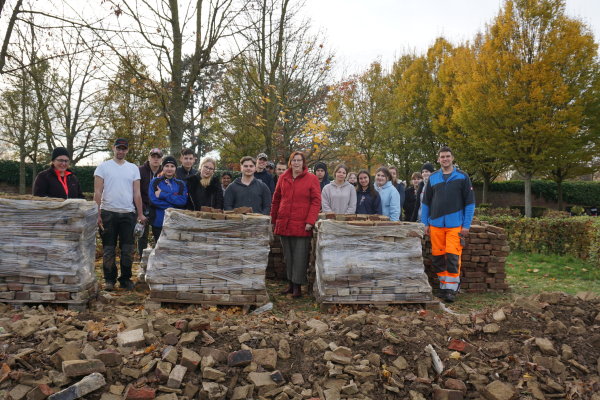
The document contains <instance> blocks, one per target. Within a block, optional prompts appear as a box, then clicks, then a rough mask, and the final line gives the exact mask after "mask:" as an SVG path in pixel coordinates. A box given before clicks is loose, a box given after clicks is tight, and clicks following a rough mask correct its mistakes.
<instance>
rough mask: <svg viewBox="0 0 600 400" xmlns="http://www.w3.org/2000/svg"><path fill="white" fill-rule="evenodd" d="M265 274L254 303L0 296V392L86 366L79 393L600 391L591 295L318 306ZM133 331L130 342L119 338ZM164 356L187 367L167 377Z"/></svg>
mask: <svg viewBox="0 0 600 400" xmlns="http://www.w3.org/2000/svg"><path fill="white" fill-rule="evenodd" d="M268 286H269V290H270V292H271V294H272V296H271V298H272V300H273V303H274V308H273V310H271V311H267V312H264V313H262V314H259V315H253V314H251V313H250V314H245V313H244V310H242V309H241V308H240V307H207V306H205V307H202V306H197V305H185V304H184V305H181V304H179V305H171V306H167V307H162V308H158V309H156V308H155V307H153V308H150V306H146V303H145V293H144V292H133V293H132V292H124V291H116V292H113V293H107V292H101V293H100V297H99V299H98V300H97V301H95V302H93V303H92V304H91V306H90V308H89V310H88V311H86V312H82V313H77V312H74V311H69V310H66V309H64V308H61V307H56V306H48V307H43V306H42V307H31V308H30V307H24V308H21V309H15V308H14V307H9V306H4V305H0V311H1V314H0V364H1V369H0V398H7V399H11V398H12V399H44V398H47V397H48V396H50V399H66V398H76V397H64V396H66V394H65V392H68V391H69V390H70V391H71V392H74V391H76V390H80V391H81V390H83V389H81V388H82V387H84V386H85V385H84V384H83V383H81V382H80V381H82V378H84V377H85V376H88V375H90V374H92V375H93V374H94V373H100V374H101V376H100V377H99V376H98V375H94V376H95V377H96V378H98V379H100V380H102V377H104V384H102V385H100V383H102V382H100V383H98V385H100V386H98V387H96V388H95V390H93V391H91V392H90V393H87V394H85V395H83V396H81V398H86V399H103V400H111V399H122V398H126V399H140V398H144V399H148V398H159V399H162V400H165V399H172V400H175V399H192V398H194V399H196V398H200V399H234V400H235V399H276V400H285V399H288V400H289V399H321V400H334V399H373V400H380V399H405V398H409V399H412V400H418V399H430V398H433V399H462V398H467V399H468V398H472V399H478V398H486V399H492V400H495V399H498V400H500V399H551V398H564V399H593V400H599V399H600V395H599V394H598V393H600V297H599V296H598V295H594V294H591V293H580V294H578V295H577V296H570V295H566V294H562V293H543V294H540V295H538V296H534V297H527V298H516V299H514V301H512V302H511V303H507V304H503V305H499V306H497V307H494V308H487V309H482V310H476V311H472V312H469V313H461V314H459V313H454V312H453V311H452V310H451V309H449V310H444V309H439V308H438V309H436V308H435V307H433V308H424V307H422V306H420V305H406V306H388V307H368V306H361V307H349V306H344V307H334V308H333V309H331V310H330V312H328V313H323V312H321V311H320V310H319V307H318V305H317V304H316V303H315V302H314V299H312V298H310V297H305V298H304V299H302V300H294V299H291V298H286V297H283V296H281V295H276V294H275V292H276V291H277V290H278V289H280V288H281V284H279V283H277V282H271V283H270V284H269V285H268ZM140 329H141V330H142V331H141V332H140V334H142V337H141V341H139V340H138V341H137V342H135V343H134V344H133V345H132V344H131V343H126V342H124V340H125V339H124V338H125V337H126V336H127V335H125V334H126V333H131V332H134V331H136V330H138V332H139V330H140ZM429 345H430V346H431V349H432V351H429V352H428V351H427V347H428V346H429ZM170 346H173V348H175V356H174V358H172V357H173V355H171V356H170V357H169V356H168V354H167V353H169V351H172V348H171V347H170ZM259 349H263V350H264V351H261V350H259ZM244 350H246V352H243V351H244ZM238 351H242V353H235V352H238ZM109 353H110V354H109ZM113 353H116V354H118V356H117V360H116V361H115V359H114V356H113V355H111V354H113ZM248 354H250V356H248ZM436 355H437V356H436ZM196 356H197V358H195V357H196ZM238 356H239V357H242V358H243V357H249V359H246V360H245V361H244V362H242V363H241V364H236V362H235V360H236V357H238ZM436 357H439V360H440V363H439V365H438V363H436V362H435V360H436ZM99 360H100V361H99ZM73 363H75V364H76V371H78V372H73V369H72V367H73V366H72V365H70V364H73ZM167 364H168V365H167ZM176 365H181V366H187V367H186V368H187V370H186V371H185V376H184V377H183V378H182V379H180V380H178V379H177V376H173V377H171V375H174V373H173V371H175V366H176ZM70 368H71V369H70ZM181 368H183V367H181ZM277 371H279V374H278V373H277ZM171 378H172V379H171ZM86 379H87V378H86ZM84 380H85V379H84ZM82 382H83V381H82ZM73 387H75V389H72V388H73ZM70 388H71V389H70ZM90 388H91V387H90ZM65 389H66V391H65ZM61 391H62V392H61ZM57 392H60V393H59V394H58V395H57V394H53V393H57ZM61 396H63V397H61Z"/></svg>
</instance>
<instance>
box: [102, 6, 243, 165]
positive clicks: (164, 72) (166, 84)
mask: <svg viewBox="0 0 600 400" xmlns="http://www.w3.org/2000/svg"><path fill="white" fill-rule="evenodd" d="M110 4H112V6H113V11H114V14H115V18H118V19H119V20H120V21H122V22H123V24H124V25H127V26H129V25H130V27H128V28H126V29H125V30H126V33H124V34H123V33H114V31H115V30H114V29H107V28H106V26H103V25H97V26H95V27H94V31H95V32H96V34H98V35H99V37H101V38H102V40H103V41H104V43H105V44H106V45H108V46H109V47H110V48H111V50H112V51H114V52H115V54H116V55H117V56H118V58H119V60H120V61H121V62H125V63H126V62H127V60H129V59H131V58H130V55H131V54H136V55H138V56H140V58H142V59H146V58H145V57H144V55H149V56H152V57H153V58H154V59H155V60H156V64H155V65H153V66H151V67H153V68H154V70H155V71H156V74H157V75H158V77H159V78H158V79H157V81H158V82H159V85H158V86H157V87H156V93H157V94H158V95H160V96H161V106H162V110H161V111H162V116H163V117H164V118H166V120H167V122H168V127H169V141H170V146H171V153H173V154H176V153H179V151H180V150H181V147H182V141H183V135H184V130H185V126H184V116H185V113H186V110H187V109H188V107H189V105H190V102H192V99H193V94H194V85H195V84H196V83H197V82H198V77H199V76H200V73H201V71H202V70H204V69H205V68H207V67H209V66H211V65H213V64H215V63H217V64H218V63H222V62H223V60H222V59H221V57H220V56H219V55H218V54H217V45H219V44H220V43H222V42H224V41H225V40H226V38H229V37H231V36H232V35H234V34H236V33H237V32H238V31H239V30H240V27H239V26H238V21H237V17H238V16H239V14H240V12H241V10H242V9H243V8H244V5H243V2H239V1H237V0H195V1H192V2H183V3H180V2H179V1H178V0H157V1H156V2H154V3H152V2H150V1H142V0H125V1H120V2H118V3H117V2H111V3H110ZM132 32H133V33H132ZM188 49H189V50H190V54H189V58H190V64H189V65H190V69H189V71H188V72H187V73H185V72H186V71H185V64H184V59H185V58H186V55H185V52H186V50H188ZM130 67H131V68H132V70H133V71H135V66H134V65H130ZM136 72H137V75H138V78H139V79H149V78H150V77H149V76H147V74H145V73H144V72H143V71H136Z"/></svg>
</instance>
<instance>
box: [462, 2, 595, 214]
mask: <svg viewBox="0 0 600 400" xmlns="http://www.w3.org/2000/svg"><path fill="white" fill-rule="evenodd" d="M596 51H597V45H596V44H595V43H594V38H593V35H592V34H591V32H590V31H589V29H588V28H586V27H585V25H583V23H581V22H580V21H578V20H575V19H572V18H569V17H567V16H566V15H565V2H564V1H563V0H507V1H506V2H505V4H504V7H503V9H502V10H501V12H500V14H499V15H498V16H497V17H496V19H495V20H494V22H493V24H491V25H490V26H488V27H487V29H486V32H485V34H484V35H483V38H482V45H481V48H480V49H478V53H477V54H476V57H475V59H476V62H475V64H474V68H473V69H472V71H471V75H470V77H469V79H468V80H467V79H465V80H463V82H462V84H460V85H457V86H456V89H455V90H456V96H457V99H458V102H459V106H458V109H459V110H460V113H462V114H461V115H462V117H461V118H463V119H464V120H468V121H469V126H471V127H473V128H475V127H476V129H477V130H478V131H479V133H478V134H477V135H476V136H472V137H470V140H480V139H482V138H485V140H486V141H487V142H488V144H489V146H490V149H492V148H493V149H495V150H494V153H495V154H496V156H497V157H498V158H500V159H502V160H503V161H504V162H505V163H506V164H509V165H512V166H513V167H514V168H515V169H516V170H517V171H518V172H519V173H520V174H521V175H522V176H523V177H524V181H525V210H526V211H525V212H526V215H527V216H528V217H530V216H531V180H532V178H533V176H534V175H536V174H540V173H543V172H545V171H548V170H549V169H551V168H552V167H553V165H552V164H553V162H555V161H554V157H553V156H555V155H556V154H558V153H561V152H563V151H564V149H565V146H569V145H570V144H571V143H574V142H577V145H576V146H577V147H582V146H585V143H582V142H580V141H579V140H575V138H577V137H579V136H580V134H581V130H582V129H584V128H585V127H584V122H585V110H586V107H587V104H588V103H589V102H590V101H591V99H592V97H593V96H594V93H593V91H592V90H591V88H592V87H593V85H592V82H593V80H594V76H595V75H594V74H595V71H596V59H595V57H596ZM460 124H461V122H460V121H459V125H460ZM469 129H471V128H469Z"/></svg>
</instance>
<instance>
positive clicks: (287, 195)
mask: <svg viewBox="0 0 600 400" xmlns="http://www.w3.org/2000/svg"><path fill="white" fill-rule="evenodd" d="M112 150H113V158H112V159H111V160H108V161H105V162H103V163H102V164H100V165H99V166H98V167H97V168H96V170H95V172H94V201H95V202H96V203H97V204H98V209H99V214H98V226H99V229H100V234H101V238H102V245H103V272H104V280H105V289H107V290H113V289H114V287H115V285H116V283H117V281H118V282H119V285H120V287H122V288H124V289H127V290H131V289H133V287H134V284H133V282H132V281H131V276H132V274H131V268H132V264H133V253H134V243H135V238H134V226H135V224H136V221H137V222H140V223H142V224H145V226H146V228H145V230H144V232H143V233H142V234H141V236H140V237H139V239H138V253H139V254H140V255H141V253H142V251H143V249H144V248H146V246H147V244H148V235H149V231H150V230H151V231H152V233H153V236H154V238H155V240H158V238H159V237H160V234H161V231H162V226H163V221H164V215H165V210H166V209H167V208H180V209H184V208H185V209H189V210H200V209H201V207H204V206H208V207H212V208H215V209H223V210H233V209H235V208H238V207H250V208H251V209H252V211H253V212H255V213H260V214H264V215H270V216H271V223H272V224H273V230H274V233H275V234H276V235H279V236H280V237H281V242H282V245H283V251H284V259H285V262H286V268H287V271H286V272H287V279H288V281H289V285H288V287H287V288H286V289H285V291H284V292H283V293H286V294H291V296H292V297H300V296H302V286H304V285H306V284H307V283H308V282H307V277H306V268H307V265H308V257H309V252H310V238H311V236H312V229H313V227H314V225H315V223H316V221H317V218H318V214H319V212H321V211H323V212H326V213H336V214H378V215H385V216H388V217H389V218H390V220H392V221H398V220H400V219H402V214H403V213H402V211H404V219H405V220H409V221H420V222H422V223H423V224H424V225H425V227H426V234H429V235H430V236H431V242H432V256H433V266H434V268H435V269H436V272H437V275H438V278H439V283H440V290H439V293H438V294H439V296H440V297H441V298H442V299H444V300H446V301H454V298H455V296H456V293H457V292H458V289H459V285H460V254H461V251H462V246H463V238H464V236H465V235H466V234H467V233H468V229H469V227H470V224H471V219H472V217H473V212H474V207H475V204H474V196H473V189H472V187H471V182H470V180H469V177H468V176H467V175H466V174H465V173H464V172H462V171H460V170H458V169H457V168H455V167H454V165H453V160H454V157H453V155H452V151H451V150H450V149H449V148H448V147H443V148H441V149H440V151H439V152H438V162H439V163H440V166H441V169H440V170H438V171H435V170H434V167H433V165H432V164H430V163H425V164H424V165H423V168H422V170H421V172H420V173H418V172H416V173H414V174H413V175H412V177H411V185H410V186H409V187H408V188H405V187H404V184H403V183H402V182H399V181H398V179H397V169H396V168H395V167H380V168H378V169H377V171H376V173H375V177H374V179H372V177H371V175H370V173H369V171H367V170H360V171H359V172H358V173H354V172H350V171H349V170H348V168H347V167H346V166H345V165H338V166H337V167H336V168H335V170H334V174H333V175H334V176H333V180H330V179H329V176H328V172H327V165H326V164H324V163H321V162H319V163H317V164H315V166H314V168H313V172H314V174H313V173H310V172H309V170H308V165H307V160H306V157H305V155H304V154H303V153H302V152H299V151H296V152H294V153H292V154H291V156H290V157H289V159H288V162H287V163H283V162H278V163H277V164H275V163H273V162H269V160H268V157H267V155H266V154H264V153H261V154H259V155H258V156H257V157H256V158H254V157H251V156H246V157H243V158H242V159H241V160H240V171H241V176H240V177H238V178H236V179H233V174H232V173H231V172H223V173H222V174H220V176H219V177H218V176H217V175H216V174H215V170H216V167H217V162H216V160H215V159H214V158H211V157H204V158H202V159H201V160H200V163H199V168H198V170H196V169H194V168H193V166H194V164H195V162H196V157H195V154H194V152H193V151H192V150H190V149H184V150H183V151H182V152H181V155H180V158H179V162H180V163H181V165H178V162H177V160H176V159H175V157H173V156H163V152H162V150H161V149H158V148H154V149H152V150H151V151H150V154H149V156H148V160H147V161H146V162H145V163H144V164H143V165H141V166H139V167H138V166H136V165H135V164H132V163H130V162H128V161H126V159H125V158H126V155H127V152H128V151H129V143H128V141H127V140H126V139H117V140H116V141H115V142H114V145H113V147H112ZM69 161H70V155H69V152H68V151H67V150H66V149H65V148H62V147H59V148H56V149H54V151H53V152H52V162H51V165H50V167H49V168H48V169H47V170H45V171H43V172H41V173H40V174H39V175H38V176H37V177H36V180H35V183H34V190H33V194H34V195H36V196H47V197H60V198H65V199H66V198H83V193H82V191H81V188H80V185H79V182H78V181H77V178H76V177H75V175H73V173H72V172H71V171H70V170H69V169H68V164H69ZM117 244H118V245H119V247H120V252H121V258H120V276H118V277H117V272H118V271H117V266H116V248H117Z"/></svg>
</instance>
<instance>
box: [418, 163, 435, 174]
mask: <svg viewBox="0 0 600 400" xmlns="http://www.w3.org/2000/svg"><path fill="white" fill-rule="evenodd" d="M424 169H426V170H427V171H429V172H433V171H435V168H433V165H432V164H431V163H428V162H426V163H425V164H423V166H422V167H421V171H423V170H424Z"/></svg>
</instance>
